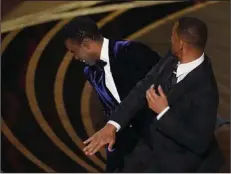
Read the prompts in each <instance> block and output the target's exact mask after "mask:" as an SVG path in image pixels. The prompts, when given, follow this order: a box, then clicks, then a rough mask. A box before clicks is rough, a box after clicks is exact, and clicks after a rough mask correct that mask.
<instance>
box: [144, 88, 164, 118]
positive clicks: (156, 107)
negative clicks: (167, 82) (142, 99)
mask: <svg viewBox="0 0 231 174" xmlns="http://www.w3.org/2000/svg"><path fill="white" fill-rule="evenodd" d="M158 91H159V94H160V95H158V94H157V93H156V91H155V89H154V87H153V86H151V87H150V88H149V89H148V90H147V91H146V99H147V102H148V106H149V108H150V109H152V110H153V111H154V112H156V113H157V114H159V113H161V112H162V111H163V110H164V109H165V108H166V107H168V100H167V97H166V95H165V94H164V92H163V90H162V88H161V86H159V87H158Z"/></svg>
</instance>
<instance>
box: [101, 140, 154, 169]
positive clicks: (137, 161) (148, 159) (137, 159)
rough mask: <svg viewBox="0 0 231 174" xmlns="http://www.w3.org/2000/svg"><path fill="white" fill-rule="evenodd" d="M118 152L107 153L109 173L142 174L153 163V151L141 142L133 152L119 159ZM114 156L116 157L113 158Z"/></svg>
mask: <svg viewBox="0 0 231 174" xmlns="http://www.w3.org/2000/svg"><path fill="white" fill-rule="evenodd" d="M116 153H119V152H116V150H115V151H113V152H107V158H108V160H107V166H106V172H107V173H142V172H145V171H146V170H147V168H148V167H149V166H150V164H151V163H152V162H153V159H152V158H153V156H152V151H151V149H150V148H149V147H148V146H147V145H146V144H144V143H143V141H141V140H140V141H139V142H138V143H137V145H136V146H135V148H134V149H133V150H132V152H130V153H128V154H126V155H124V156H123V157H120V158H117V157H116ZM113 155H114V156H113Z"/></svg>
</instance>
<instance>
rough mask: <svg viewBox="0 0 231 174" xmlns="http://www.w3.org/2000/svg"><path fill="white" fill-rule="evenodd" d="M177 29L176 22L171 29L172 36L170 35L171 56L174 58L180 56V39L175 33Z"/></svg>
mask: <svg viewBox="0 0 231 174" xmlns="http://www.w3.org/2000/svg"><path fill="white" fill-rule="evenodd" d="M177 27H178V22H176V23H175V25H174V26H173V28H172V35H171V51H172V54H173V55H175V56H177V57H178V56H179V54H180V51H181V49H180V38H179V36H178V34H177V32H176V30H177Z"/></svg>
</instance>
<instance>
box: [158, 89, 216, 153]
mask: <svg viewBox="0 0 231 174" xmlns="http://www.w3.org/2000/svg"><path fill="white" fill-rule="evenodd" d="M217 107H218V99H217V96H216V94H215V92H211V90H201V91H200V92H198V94H195V95H194V96H193V100H192V102H191V103H190V109H189V110H187V113H186V114H185V112H184V115H182V112H181V110H180V106H174V105H173V106H172V108H170V109H169V110H168V111H167V112H166V113H165V115H164V116H163V117H162V118H161V119H160V120H158V121H156V124H157V130H158V131H160V132H161V133H163V134H165V135H167V136H168V137H170V138H172V139H173V140H175V141H176V142H178V143H179V144H181V145H183V146H185V147H187V148H188V149H190V150H192V151H193V152H195V153H197V154H203V153H204V152H205V151H206V149H207V148H208V146H209V144H210V142H211V140H212V138H213V135H214V130H215V124H216V116H217Z"/></svg>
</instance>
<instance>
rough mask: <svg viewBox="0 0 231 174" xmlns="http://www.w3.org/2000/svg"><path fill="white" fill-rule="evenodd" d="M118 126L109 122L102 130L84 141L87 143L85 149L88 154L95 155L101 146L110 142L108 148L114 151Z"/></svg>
mask: <svg viewBox="0 0 231 174" xmlns="http://www.w3.org/2000/svg"><path fill="white" fill-rule="evenodd" d="M115 134H116V128H115V127H114V126H113V125H112V124H109V123H107V124H106V125H105V126H104V127H103V128H102V129H101V130H99V131H98V132H96V133H95V134H94V135H92V136H91V137H90V138H88V139H87V140H86V141H84V142H83V143H84V144H85V145H87V146H86V147H85V148H84V149H83V151H84V153H85V154H86V155H94V154H95V153H96V152H98V151H99V149H100V148H101V147H103V146H104V145H106V144H108V150H109V151H112V148H113V145H114V143H115Z"/></svg>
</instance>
